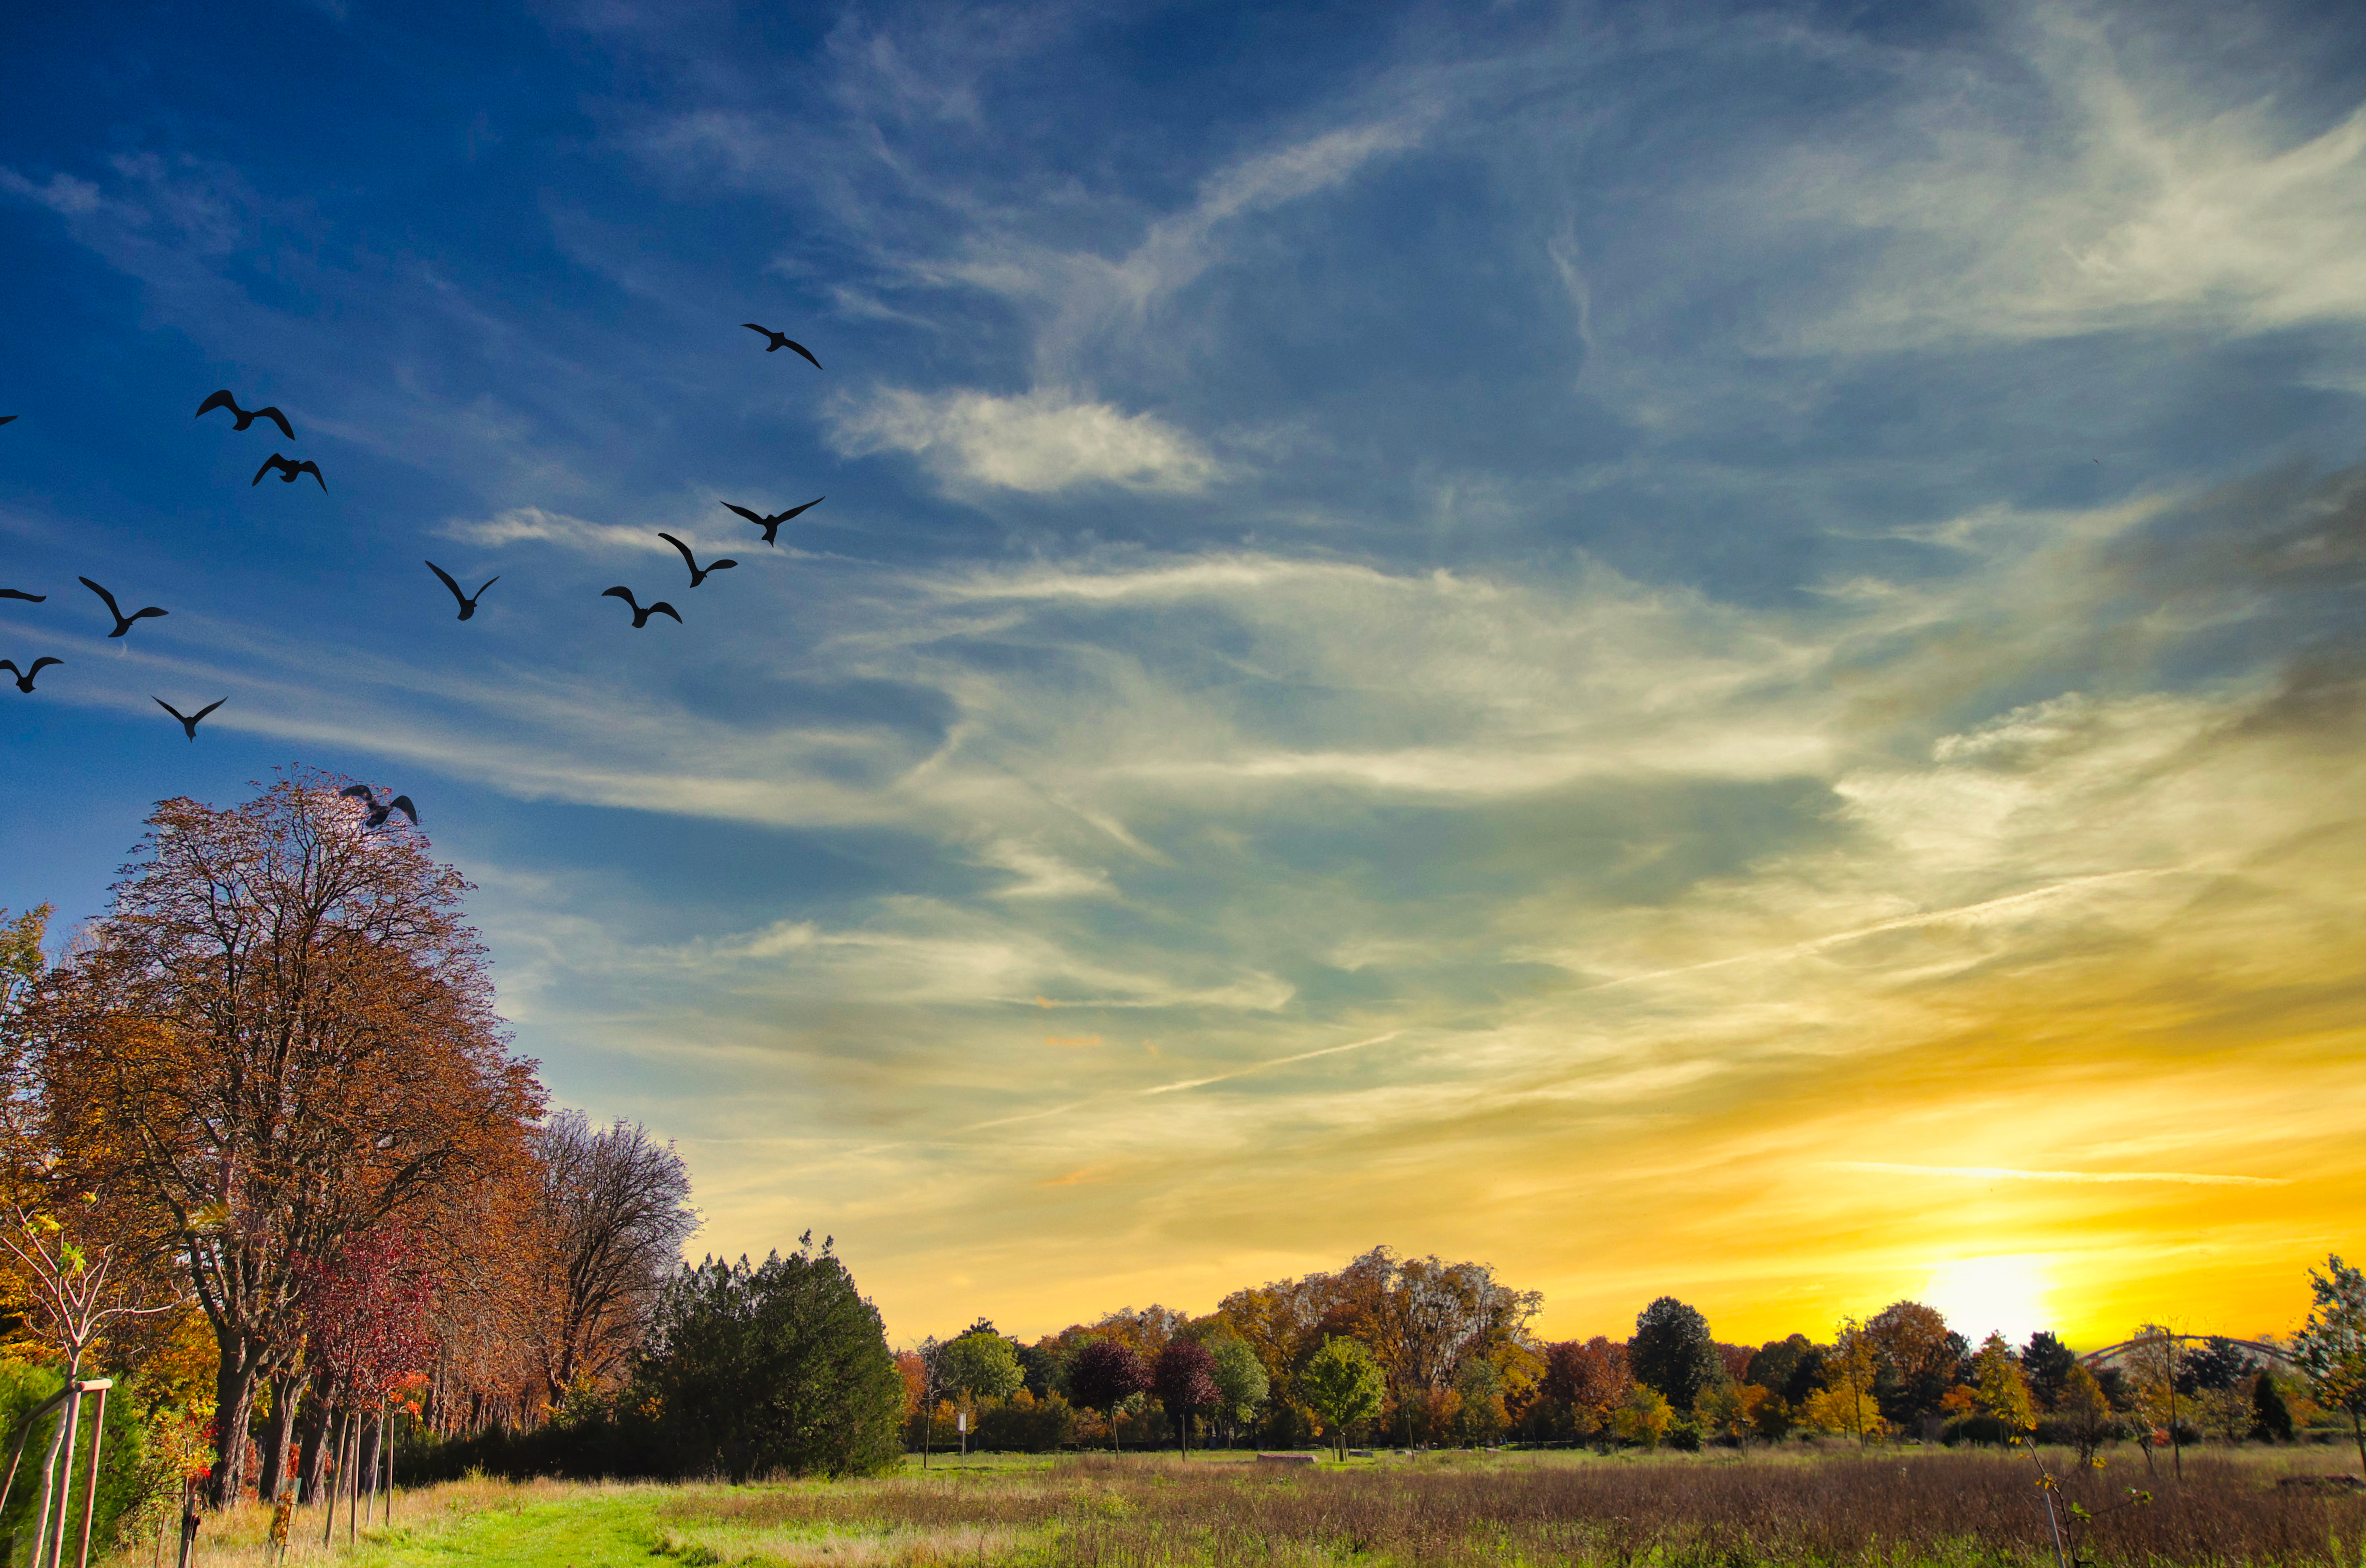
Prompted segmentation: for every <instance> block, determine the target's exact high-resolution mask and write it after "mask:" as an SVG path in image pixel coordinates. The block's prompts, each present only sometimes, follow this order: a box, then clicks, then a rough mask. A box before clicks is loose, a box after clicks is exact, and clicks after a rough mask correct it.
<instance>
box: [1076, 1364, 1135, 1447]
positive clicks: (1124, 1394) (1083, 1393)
mask: <svg viewBox="0 0 2366 1568" xmlns="http://www.w3.org/2000/svg"><path fill="white" fill-rule="evenodd" d="M1149 1387H1150V1368H1149V1367H1148V1366H1147V1365H1145V1364H1144V1361H1143V1359H1142V1357H1141V1356H1139V1355H1138V1354H1136V1353H1135V1352H1134V1351H1133V1350H1132V1349H1131V1348H1128V1347H1126V1346H1124V1345H1121V1344H1120V1343H1118V1342H1117V1341H1116V1340H1114V1339H1096V1340H1094V1341H1093V1342H1092V1343H1091V1344H1089V1345H1087V1346H1086V1347H1085V1348H1083V1349H1082V1350H1079V1351H1078V1352H1076V1364H1075V1365H1074V1366H1072V1367H1071V1368H1069V1370H1068V1398H1069V1400H1070V1402H1071V1403H1073V1404H1078V1405H1081V1406H1083V1407H1084V1408H1085V1409H1087V1410H1098V1411H1099V1412H1100V1413H1101V1415H1102V1416H1104V1417H1106V1418H1107V1419H1108V1421H1109V1428H1110V1448H1112V1449H1114V1448H1116V1447H1117V1446H1118V1441H1117V1413H1118V1411H1119V1409H1120V1408H1121V1406H1122V1405H1123V1404H1125V1402H1126V1401H1127V1400H1129V1399H1132V1397H1133V1396H1134V1395H1135V1394H1137V1393H1144V1392H1146V1391H1147V1390H1148V1389H1149Z"/></svg>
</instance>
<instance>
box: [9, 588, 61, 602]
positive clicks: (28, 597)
mask: <svg viewBox="0 0 2366 1568" xmlns="http://www.w3.org/2000/svg"><path fill="white" fill-rule="evenodd" d="M47 598H49V595H48V594H46V593H28V592H25V591H24V590H23V589H21V588H0V599H22V600H23V601H24V602H25V603H26V604H40V603H41V602H42V601H44V600H46V599H47Z"/></svg>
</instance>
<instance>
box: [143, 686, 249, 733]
mask: <svg viewBox="0 0 2366 1568" xmlns="http://www.w3.org/2000/svg"><path fill="white" fill-rule="evenodd" d="M149 701H151V702H152V703H154V704H155V705H157V706H158V707H160V708H163V710H164V711H165V712H166V713H169V714H171V715H172V716H174V717H175V718H177V719H179V720H180V721H181V728H183V729H185V730H187V731H188V734H189V739H192V740H195V739H197V720H199V719H201V718H203V717H205V716H206V715H208V714H209V713H211V712H213V711H214V709H216V708H218V707H220V706H221V705H222V703H226V702H228V701H230V699H229V698H228V697H224V698H223V699H222V700H221V703H208V704H207V705H205V706H203V707H201V708H199V709H198V710H197V712H195V713H183V712H182V711H181V710H180V709H179V708H176V707H175V706H174V705H172V704H170V703H168V702H166V701H165V700H164V699H163V698H162V697H154V696H152V697H151V698H149Z"/></svg>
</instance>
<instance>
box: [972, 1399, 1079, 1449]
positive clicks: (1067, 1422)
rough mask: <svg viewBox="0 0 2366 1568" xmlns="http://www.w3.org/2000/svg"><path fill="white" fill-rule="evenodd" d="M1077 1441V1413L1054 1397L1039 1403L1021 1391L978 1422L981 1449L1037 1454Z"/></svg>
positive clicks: (982, 1416)
mask: <svg viewBox="0 0 2366 1568" xmlns="http://www.w3.org/2000/svg"><path fill="white" fill-rule="evenodd" d="M1075 1441H1076V1411H1075V1410H1074V1409H1073V1408H1071V1407H1070V1405H1069V1404H1068V1402H1067V1401H1066V1400H1065V1399H1063V1398H1061V1397H1060V1396H1059V1395H1058V1394H1056V1393H1048V1394H1045V1395H1044V1396H1043V1397H1042V1398H1041V1399H1038V1398H1036V1397H1035V1396H1034V1395H1033V1394H1031V1393H1028V1392H1027V1391H1026V1390H1025V1389H1020V1391H1019V1392H1018V1393H1015V1394H1013V1395H1012V1396H1011V1397H1010V1398H1009V1399H1008V1400H1007V1401H1005V1402H1003V1403H1001V1404H994V1405H990V1406H988V1407H987V1408H986V1410H985V1411H983V1412H982V1413H980V1415H979V1416H978V1418H977V1446H978V1447H979V1448H981V1449H994V1450H1003V1451H1015V1452H1019V1453H1029V1454H1040V1453H1049V1452H1051V1451H1053V1450H1056V1449H1063V1448H1065V1447H1067V1446H1068V1445H1069V1444H1070V1443H1073V1442H1075Z"/></svg>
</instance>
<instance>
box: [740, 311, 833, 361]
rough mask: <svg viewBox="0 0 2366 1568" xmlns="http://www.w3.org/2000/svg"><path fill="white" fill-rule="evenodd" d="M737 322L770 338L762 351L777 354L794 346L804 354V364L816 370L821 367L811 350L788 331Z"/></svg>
mask: <svg viewBox="0 0 2366 1568" xmlns="http://www.w3.org/2000/svg"><path fill="white" fill-rule="evenodd" d="M739 324H740V325H741V326H743V327H746V328H747V329H748V330H749V332H751V333H763V334H764V335H765V336H766V337H768V338H771V339H772V342H771V343H770V344H767V345H766V346H765V349H764V352H765V353H766V354H778V353H780V352H781V350H783V349H784V348H794V349H795V350H796V351H797V352H798V353H799V354H802V355H805V356H806V364H808V365H810V366H812V367H814V368H815V369H817V370H818V369H820V368H821V361H820V360H818V359H816V358H815V357H814V356H813V350H812V349H809V348H807V347H806V345H805V344H801V343H799V342H797V341H796V340H795V339H794V338H793V337H791V336H789V334H788V333H776V332H774V331H773V330H772V328H770V327H760V326H758V325H757V324H756V323H755V322H753V321H742V322H740V323H739Z"/></svg>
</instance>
